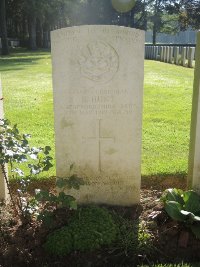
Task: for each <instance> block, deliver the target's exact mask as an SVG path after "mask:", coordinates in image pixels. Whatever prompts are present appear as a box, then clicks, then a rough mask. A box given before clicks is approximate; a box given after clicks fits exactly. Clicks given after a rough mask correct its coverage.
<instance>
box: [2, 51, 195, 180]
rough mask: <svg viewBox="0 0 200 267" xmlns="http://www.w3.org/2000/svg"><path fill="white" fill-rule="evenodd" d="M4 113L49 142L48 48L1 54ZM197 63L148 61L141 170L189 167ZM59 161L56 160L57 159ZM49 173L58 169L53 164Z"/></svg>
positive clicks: (51, 131)
mask: <svg viewBox="0 0 200 267" xmlns="http://www.w3.org/2000/svg"><path fill="white" fill-rule="evenodd" d="M0 72H1V76H2V84H3V93H4V98H5V100H4V109H5V116H6V118H8V119H10V120H11V122H13V123H17V124H18V127H19V129H20V131H22V132H24V133H31V134H32V144H34V145H36V146H45V145H50V146H51V147H52V155H53V157H54V153H55V149H54V119H53V99H52V80H51V57H50V53H49V52H45V51H40V52H34V53H30V52H25V51H24V52H23V51H21V52H19V51H18V52H17V53H13V54H12V55H11V56H8V57H0ZM193 73H194V70H193V69H188V68H183V67H179V66H175V65H170V64H166V63H161V62H156V61H145V83H144V112H143V150H142V175H144V176H150V175H166V174H170V175H177V174H180V173H186V172H187V160H188V148H189V127H190V114H191V101H192V100H191V99H192V86H193ZM54 163H55V162H54ZM49 175H55V168H53V169H52V170H51V171H50V172H49V173H48V176H49Z"/></svg>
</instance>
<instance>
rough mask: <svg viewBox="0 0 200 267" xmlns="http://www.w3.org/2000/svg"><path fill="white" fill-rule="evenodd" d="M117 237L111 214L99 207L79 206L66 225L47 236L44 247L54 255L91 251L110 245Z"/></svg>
mask: <svg viewBox="0 0 200 267" xmlns="http://www.w3.org/2000/svg"><path fill="white" fill-rule="evenodd" d="M116 237H117V227H116V225H115V223H114V221H113V219H112V216H111V214H110V213H109V212H108V211H107V210H106V209H104V208H100V207H95V206H91V207H82V208H79V209H78V210H77V211H76V213H75V214H74V216H72V218H71V219H70V221H69V224H68V225H67V226H64V227H63V228H61V229H59V230H56V231H55V232H54V233H52V234H50V235H49V236H48V237H47V241H46V243H45V245H44V247H45V249H46V250H47V251H48V252H49V253H50V254H54V255H60V256H61V255H66V254H68V253H69V252H71V251H76V250H78V251H93V250H95V249H99V248H100V247H101V246H105V245H110V244H111V243H112V242H113V241H114V240H115V239H116Z"/></svg>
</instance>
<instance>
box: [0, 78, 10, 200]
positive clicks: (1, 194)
mask: <svg viewBox="0 0 200 267" xmlns="http://www.w3.org/2000/svg"><path fill="white" fill-rule="evenodd" d="M0 119H3V92H2V86H1V79H0ZM6 172H7V167H6ZM8 198H9V197H8V190H7V186H6V183H5V180H4V177H3V173H2V169H1V168H0V200H8Z"/></svg>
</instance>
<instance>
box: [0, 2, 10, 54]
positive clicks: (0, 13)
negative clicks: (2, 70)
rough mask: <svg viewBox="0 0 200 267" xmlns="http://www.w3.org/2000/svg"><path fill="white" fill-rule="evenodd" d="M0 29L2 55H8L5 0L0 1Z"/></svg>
mask: <svg viewBox="0 0 200 267" xmlns="http://www.w3.org/2000/svg"><path fill="white" fill-rule="evenodd" d="M0 29H1V44H2V51H1V54H2V55H8V54H9V47H8V38H7V27H6V5H5V0H0Z"/></svg>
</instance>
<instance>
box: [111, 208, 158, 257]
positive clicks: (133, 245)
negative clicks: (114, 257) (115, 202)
mask: <svg viewBox="0 0 200 267" xmlns="http://www.w3.org/2000/svg"><path fill="white" fill-rule="evenodd" d="M113 216H114V220H115V224H116V225H117V228H118V235H117V240H116V244H115V248H116V249H117V251H118V253H119V254H120V255H121V254H124V256H126V257H128V258H131V257H133V258H134V257H137V256H138V255H140V257H141V256H142V257H143V258H145V257H146V256H147V255H150V254H151V253H152V252H153V250H154V246H153V242H152V241H153V236H152V235H151V233H150V232H149V230H148V228H147V226H146V224H145V223H144V222H139V220H134V221H132V220H130V219H127V218H123V217H122V216H120V215H119V214H116V213H113Z"/></svg>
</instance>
